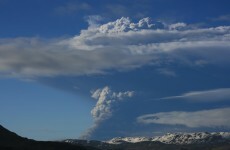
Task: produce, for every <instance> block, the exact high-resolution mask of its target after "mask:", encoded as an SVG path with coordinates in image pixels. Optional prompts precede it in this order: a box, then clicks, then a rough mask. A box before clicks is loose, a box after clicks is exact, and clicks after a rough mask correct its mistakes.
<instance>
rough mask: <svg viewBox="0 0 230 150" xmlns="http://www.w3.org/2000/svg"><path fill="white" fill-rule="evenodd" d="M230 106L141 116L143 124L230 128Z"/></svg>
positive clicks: (140, 121) (139, 118) (138, 119)
mask: <svg viewBox="0 0 230 150" xmlns="http://www.w3.org/2000/svg"><path fill="white" fill-rule="evenodd" d="M229 113H230V108H229V107H227V108H218V109H210V110H201V111H194V112H185V111H172V112H160V113H155V114H147V115H143V116H139V117H138V118H137V122H139V123H142V124H166V125H184V126H187V127H191V128H195V127H211V128H215V127H226V128H230V125H229V122H230V117H229Z"/></svg>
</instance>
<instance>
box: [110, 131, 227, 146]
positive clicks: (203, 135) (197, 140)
mask: <svg viewBox="0 0 230 150" xmlns="http://www.w3.org/2000/svg"><path fill="white" fill-rule="evenodd" d="M229 140H230V132H213V133H208V132H198V133H167V134H166V135H163V136H159V137H150V138H147V137H123V138H122V137H117V138H113V139H111V140H109V141H106V143H109V144H121V143H125V142H128V143H137V142H145V141H147V142H162V143H165V144H207V143H220V142H225V141H229Z"/></svg>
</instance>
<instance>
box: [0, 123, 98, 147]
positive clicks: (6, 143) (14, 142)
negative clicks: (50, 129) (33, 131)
mask: <svg viewBox="0 0 230 150" xmlns="http://www.w3.org/2000/svg"><path fill="white" fill-rule="evenodd" d="M95 149H96V148H92V147H88V146H81V145H72V144H68V143H61V142H51V141H47V142H44V141H35V140H30V139H27V138H23V137H20V136H18V135H17V134H15V133H13V132H11V131H9V130H7V129H5V128H4V127H2V126H1V125H0V150H95Z"/></svg>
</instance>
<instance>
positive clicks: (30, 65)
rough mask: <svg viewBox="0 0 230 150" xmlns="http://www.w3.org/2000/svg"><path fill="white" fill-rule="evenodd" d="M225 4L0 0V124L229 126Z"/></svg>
mask: <svg viewBox="0 0 230 150" xmlns="http://www.w3.org/2000/svg"><path fill="white" fill-rule="evenodd" d="M229 5H230V2H229V1H228V0H222V1H217V0H202V1H192V0H190V1H189V0H188V1H184V0H134V1H132V2H131V1H128V0H116V1H115V0H114V1H112V0H111V1H106V0H97V1H96V0H89V1H87V0H85V1H81V0H65V1H64V0H56V1H45V0H33V1H31V0H22V1H13V0H0V18H1V23H0V90H1V94H0V123H1V124H2V125H3V126H5V127H7V128H9V129H11V130H12V131H15V132H16V133H18V134H20V135H22V136H25V137H28V138H33V139H37V140H59V139H65V138H89V139H99V140H105V139H109V138H112V137H115V136H156V135H162V134H164V133H167V132H196V131H210V132H213V131H229V129H230V126H229V121H230V118H229V116H228V114H229V112H230V106H229V105H230V103H229V99H230V79H229V76H230V68H229V66H230V61H229V54H230V44H229V43H230V11H229V7H228V6H229ZM188 118H189V119H188ZM187 119H188V120H187Z"/></svg>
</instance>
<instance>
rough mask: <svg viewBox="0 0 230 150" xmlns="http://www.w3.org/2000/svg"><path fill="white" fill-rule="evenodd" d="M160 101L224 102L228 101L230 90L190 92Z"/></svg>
mask: <svg viewBox="0 0 230 150" xmlns="http://www.w3.org/2000/svg"><path fill="white" fill-rule="evenodd" d="M161 99H185V100H189V101H193V102H215V101H224V100H230V88H220V89H212V90H206V91H192V92H188V93H184V94H182V95H179V96H170V97H164V98H161Z"/></svg>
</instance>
